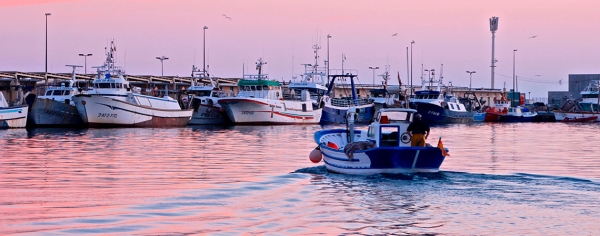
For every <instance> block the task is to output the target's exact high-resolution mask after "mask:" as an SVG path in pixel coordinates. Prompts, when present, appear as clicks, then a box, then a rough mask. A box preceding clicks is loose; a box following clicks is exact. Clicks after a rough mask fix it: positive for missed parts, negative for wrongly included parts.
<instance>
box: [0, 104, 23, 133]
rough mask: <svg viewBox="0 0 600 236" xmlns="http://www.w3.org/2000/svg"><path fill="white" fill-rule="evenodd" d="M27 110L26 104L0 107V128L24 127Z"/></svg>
mask: <svg viewBox="0 0 600 236" xmlns="http://www.w3.org/2000/svg"><path fill="white" fill-rule="evenodd" d="M28 112H29V111H28V107H27V106H14V107H2V108H0V128H25V126H27V115H28Z"/></svg>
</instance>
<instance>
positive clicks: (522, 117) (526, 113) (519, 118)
mask: <svg viewBox="0 0 600 236" xmlns="http://www.w3.org/2000/svg"><path fill="white" fill-rule="evenodd" d="M535 116H537V112H532V111H530V110H529V109H528V108H526V107H522V106H517V107H509V108H508V112H507V113H506V114H505V115H502V116H500V120H499V121H500V122H532V121H533V119H534V118H535Z"/></svg>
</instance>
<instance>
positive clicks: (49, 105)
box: [29, 98, 85, 126]
mask: <svg viewBox="0 0 600 236" xmlns="http://www.w3.org/2000/svg"><path fill="white" fill-rule="evenodd" d="M29 121H31V124H33V125H36V126H81V125H84V124H85V123H84V122H83V120H82V119H81V116H80V115H79V112H78V111H77V107H75V106H73V105H70V104H68V103H65V102H58V101H55V100H52V99H46V98H37V99H36V100H35V103H34V104H33V107H32V109H31V113H30V114H29Z"/></svg>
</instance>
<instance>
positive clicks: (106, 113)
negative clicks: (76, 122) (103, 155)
mask: <svg viewBox="0 0 600 236" xmlns="http://www.w3.org/2000/svg"><path fill="white" fill-rule="evenodd" d="M73 101H74V102H75V106H76V107H77V111H78V112H79V115H80V116H81V119H82V120H83V121H84V122H85V123H87V124H88V126H89V127H181V126H185V125H187V124H188V123H189V121H190V118H191V116H192V112H193V110H191V109H190V110H176V109H159V108H153V107H149V106H140V105H136V104H131V103H128V102H125V101H122V100H118V99H113V98H109V97H104V96H100V95H75V96H73Z"/></svg>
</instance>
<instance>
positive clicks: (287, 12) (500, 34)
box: [0, 0, 600, 97]
mask: <svg viewBox="0 0 600 236" xmlns="http://www.w3.org/2000/svg"><path fill="white" fill-rule="evenodd" d="M597 9H600V1H595V0H579V1H553V0H539V1H394V0H390V1H347V0H336V1H320V0H298V1H295V0H289V1H274V0H271V1H267V0H256V1H235V0H224V1H197V0H177V1H166V0H128V1H117V0H3V1H1V2H0V15H1V16H2V20H0V28H1V29H2V30H1V31H0V40H1V41H0V42H1V43H0V55H2V57H1V58H2V59H0V71H15V70H16V71H29V72H34V71H38V72H39V71H44V50H45V49H44V47H45V35H44V32H45V16H44V13H46V12H50V13H52V15H51V16H49V17H48V71H50V72H70V71H69V70H70V69H69V68H68V67H65V65H66V64H79V65H83V64H84V59H83V57H79V56H78V54H79V53H93V54H94V55H93V56H92V57H88V60H87V65H88V73H89V72H90V71H92V69H91V68H90V67H91V66H97V65H100V64H101V63H102V62H103V59H104V55H103V54H104V47H106V46H107V45H108V42H109V41H110V40H111V39H114V40H115V41H116V43H117V48H118V63H119V64H120V65H121V66H123V67H125V70H126V73H128V74H136V75H160V73H161V67H160V61H158V60H156V59H155V58H156V57H157V56H162V55H165V56H167V57H169V58H170V59H169V60H167V61H165V62H164V73H165V75H180V76H189V74H190V71H191V67H192V65H193V64H195V65H197V66H200V67H201V66H202V35H203V34H202V32H203V30H202V27H203V26H204V25H206V26H208V28H209V29H208V30H206V59H207V62H206V63H207V64H208V65H210V70H209V72H210V73H211V75H214V76H219V77H240V76H241V75H242V68H243V65H244V64H245V65H246V68H248V69H249V70H251V72H252V73H254V66H253V65H254V63H255V61H256V60H257V59H258V58H259V57H262V58H264V59H265V61H267V62H268V64H267V66H266V68H265V69H266V72H267V73H268V74H269V75H270V77H271V78H273V79H278V80H281V79H284V80H286V81H287V80H290V79H291V77H292V76H293V75H299V74H301V73H302V70H303V67H302V66H301V65H300V64H302V63H313V59H312V58H313V53H312V49H311V46H312V45H313V44H314V43H319V44H321V47H322V50H321V51H320V56H321V58H320V63H321V64H323V60H326V55H327V38H326V35H327V34H331V35H332V38H331V39H330V48H329V53H330V60H331V68H341V54H342V53H344V54H346V58H347V61H346V63H345V64H344V67H345V68H352V69H358V71H359V79H360V82H361V83H370V82H371V81H372V73H373V72H372V70H370V69H368V67H369V66H379V67H380V68H383V67H384V65H386V64H389V65H390V67H391V70H390V72H391V73H392V74H394V75H396V74H397V73H398V72H399V73H400V76H401V78H402V80H403V83H407V68H406V62H407V61H406V47H409V46H410V41H411V40H415V42H416V44H415V45H414V46H413V49H414V52H413V71H414V75H413V83H414V84H420V82H419V76H420V70H421V64H424V67H425V69H436V71H439V70H440V65H441V64H444V68H443V70H444V71H443V76H444V81H445V82H448V81H452V83H453V85H455V86H456V85H460V86H469V76H468V74H467V73H466V72H465V71H467V70H471V71H472V70H474V71H477V73H475V74H473V81H472V84H473V87H490V83H491V82H490V73H491V72H490V67H489V66H490V61H491V33H490V31H489V24H488V19H489V18H490V17H492V16H498V17H500V22H499V29H498V31H497V33H496V58H497V60H498V63H497V64H496V66H497V68H496V79H495V81H496V83H495V87H496V88H501V87H502V86H503V82H506V83H507V88H512V79H511V76H512V68H513V67H512V65H513V60H512V58H513V49H517V50H518V51H517V53H516V74H517V75H518V76H519V77H522V78H523V79H522V80H520V82H519V90H520V91H521V92H531V95H532V96H533V97H547V91H549V90H550V91H555V90H567V83H566V81H567V78H568V74H582V73H600V70H599V69H598V65H600V44H598V42H597V41H598V40H597V38H598V37H599V36H600V28H599V27H596V26H595V24H596V22H600V14H599V13H597ZM223 14H226V15H227V16H230V17H231V18H232V20H229V19H226V18H225V17H224V16H222V15H223ZM394 33H398V35H397V36H394V37H393V36H392V34H394ZM534 35H538V36H537V37H536V38H532V39H529V37H531V36H534ZM80 72H83V69H81V70H80ZM382 72H383V70H382V69H379V70H377V71H376V73H377V74H381V73H382ZM438 75H439V73H438ZM536 75H540V76H536ZM560 79H562V80H563V82H564V83H563V84H562V85H559V84H558V80H560ZM377 80H378V81H380V79H379V78H378V79H377ZM527 80H529V81H527ZM391 83H392V84H397V81H396V78H395V77H394V80H393V81H392V82H391Z"/></svg>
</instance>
